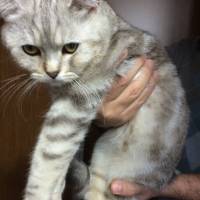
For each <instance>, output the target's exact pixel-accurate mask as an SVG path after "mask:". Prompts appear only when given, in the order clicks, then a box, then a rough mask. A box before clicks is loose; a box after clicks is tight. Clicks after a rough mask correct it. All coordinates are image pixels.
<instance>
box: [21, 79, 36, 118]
mask: <svg viewBox="0 0 200 200" xmlns="http://www.w3.org/2000/svg"><path fill="white" fill-rule="evenodd" d="M36 85H37V81H34V80H32V79H31V80H30V82H28V83H27V84H26V86H25V87H23V89H24V90H23V91H22V93H21V94H20V96H19V97H18V100H17V101H18V104H17V105H19V106H18V108H19V111H20V113H21V114H22V116H23V109H22V108H23V102H24V99H25V97H26V96H28V95H29V94H30V92H31V91H32V90H33V89H34V88H35V86H36ZM24 119H25V118H24Z"/></svg>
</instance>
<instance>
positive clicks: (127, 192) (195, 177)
mask: <svg viewBox="0 0 200 200" xmlns="http://www.w3.org/2000/svg"><path fill="white" fill-rule="evenodd" d="M111 191H112V193H113V194H114V195H118V196H125V197H135V198H137V199H138V200H148V199H151V198H153V197H168V198H175V199H179V200H180V199H181V200H199V199H200V175H199V174H183V175H179V176H177V177H176V178H175V179H174V180H173V181H172V182H171V183H170V184H169V185H168V186H167V187H165V188H163V189H162V190H161V191H159V192H158V191H153V190H151V189H150V188H145V187H144V186H140V185H137V184H134V183H130V182H128V181H122V180H116V181H113V183H112V184H111Z"/></svg>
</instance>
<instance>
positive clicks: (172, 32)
mask: <svg viewBox="0 0 200 200" xmlns="http://www.w3.org/2000/svg"><path fill="white" fill-rule="evenodd" d="M108 2H109V3H110V4H111V5H112V7H113V8H114V9H115V10H116V12H117V13H118V14H119V15H121V16H122V17H123V18H124V19H126V20H128V21H129V23H131V24H133V25H135V26H137V27H140V28H142V29H145V30H148V31H150V32H151V33H153V34H155V35H156V36H157V37H158V38H159V39H160V40H161V41H162V42H163V44H165V45H168V44H171V43H173V42H175V41H177V40H179V39H181V38H184V37H187V36H188V34H189V28H190V18H191V17H190V16H191V10H192V2H193V1H192V0H108Z"/></svg>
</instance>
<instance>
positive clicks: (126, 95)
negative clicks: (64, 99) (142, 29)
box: [98, 52, 200, 200]
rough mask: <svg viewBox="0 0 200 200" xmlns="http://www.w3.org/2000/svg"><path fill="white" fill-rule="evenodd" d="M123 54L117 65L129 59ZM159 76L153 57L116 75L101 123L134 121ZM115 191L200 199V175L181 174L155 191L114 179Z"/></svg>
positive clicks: (146, 196) (144, 198) (142, 198)
mask: <svg viewBox="0 0 200 200" xmlns="http://www.w3.org/2000/svg"><path fill="white" fill-rule="evenodd" d="M126 55H127V54H126V52H125V53H124V54H122V56H121V57H120V58H119V61H118V62H117V63H116V65H119V64H120V63H121V62H122V61H123V59H125V58H126ZM158 79H159V77H158V75H157V72H156V71H155V68H154V62H153V61H152V60H148V59H145V58H144V57H141V58H138V59H137V61H136V63H135V65H134V66H133V68H132V69H131V70H130V71H129V72H128V73H127V75H126V76H124V77H116V79H115V82H114V84H113V87H112V89H111V90H110V92H109V93H108V94H107V96H106V97H105V99H104V101H103V104H102V106H101V108H100V109H99V113H98V123H99V124H100V125H101V126H104V127H107V128H109V127H116V126H120V125H122V124H124V123H127V122H128V121H129V120H131V119H132V118H133V117H134V116H135V114H136V113H137V111H138V110H139V109H140V108H141V107H142V105H143V104H144V103H145V102H146V100H147V99H148V98H149V96H150V95H151V93H152V92H153V90H154V88H155V86H156V83H157V81H158ZM110 189H111V191H112V193H113V194H115V195H118V196H125V197H136V198H137V199H138V200H148V199H151V198H153V197H171V198H176V199H183V200H199V199H200V175H197V174H196V175H195V174H193V175H191V174H190V175H187V174H184V175H179V176H177V177H176V178H175V179H174V180H173V181H172V182H171V183H170V184H169V185H168V186H167V187H165V188H163V189H162V190H161V191H153V190H151V189H150V188H146V187H144V186H141V185H137V184H134V183H130V182H127V181H125V180H114V181H113V183H112V184H111V186H110Z"/></svg>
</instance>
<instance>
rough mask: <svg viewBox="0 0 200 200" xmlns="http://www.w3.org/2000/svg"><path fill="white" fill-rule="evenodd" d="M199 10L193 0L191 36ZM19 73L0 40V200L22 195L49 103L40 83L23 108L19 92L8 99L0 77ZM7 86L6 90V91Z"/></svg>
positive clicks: (199, 29)
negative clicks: (32, 154) (19, 99)
mask: <svg viewBox="0 0 200 200" xmlns="http://www.w3.org/2000/svg"><path fill="white" fill-rule="evenodd" d="M199 10H200V1H199V0H195V1H194V7H193V13H192V20H191V28H190V37H199V36H200V24H199V20H200V12H199ZM0 24H1V25H2V24H3V21H0ZM199 67H200V66H199ZM21 73H24V72H23V71H21V70H20V69H19V68H17V67H16V64H15V63H14V62H13V61H12V58H11V57H10V55H9V53H8V52H7V50H6V49H5V48H4V47H3V45H2V44H1V43H0V88H2V87H5V88H3V89H0V200H20V199H22V195H23V189H24V186H25V181H26V176H27V172H28V167H29V165H28V163H29V160H30V153H31V151H32V149H33V146H34V144H35V141H36V138H37V134H38V132H39V130H40V126H41V123H42V121H43V116H44V113H45V112H46V111H47V109H48V104H49V100H48V96H47V92H46V90H45V88H41V87H40V88H37V89H35V90H34V91H33V92H32V93H31V94H30V95H28V96H27V97H26V98H25V99H24V101H23V106H22V111H20V108H19V107H20V105H19V102H18V97H19V95H20V92H18V94H16V95H14V96H13V98H12V99H11V100H10V101H9V99H10V95H12V93H13V91H12V89H9V87H10V86H11V84H8V85H6V86H5V82H2V81H3V80H5V79H7V78H9V77H13V76H16V75H17V74H21ZM15 83H19V81H18V82H15ZM15 85H16V84H15ZM7 89H9V93H5V92H6V91H7Z"/></svg>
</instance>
